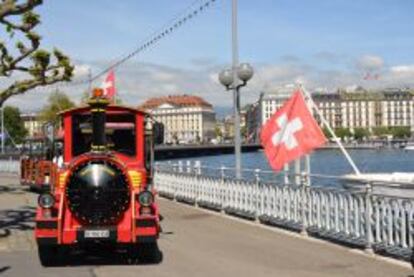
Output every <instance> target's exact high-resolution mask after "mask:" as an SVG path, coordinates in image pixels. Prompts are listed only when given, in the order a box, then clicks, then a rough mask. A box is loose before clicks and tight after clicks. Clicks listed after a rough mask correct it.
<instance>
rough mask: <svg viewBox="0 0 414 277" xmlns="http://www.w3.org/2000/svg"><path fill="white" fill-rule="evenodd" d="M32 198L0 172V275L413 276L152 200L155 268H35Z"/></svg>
mask: <svg viewBox="0 0 414 277" xmlns="http://www.w3.org/2000/svg"><path fill="white" fill-rule="evenodd" d="M36 197H37V196H36V195H35V194H32V193H30V192H26V191H23V190H21V188H20V186H18V185H16V179H15V178H5V177H2V178H1V177H0V276H1V277H2V276H30V277H34V276H57V275H59V276H60V277H63V276H71V277H73V276H111V277H113V276H117V277H118V276H119V277H120V276H168V277H170V276H180V277H185V276H191V277H194V276H197V277H198V276H209V277H210V276H238V277H243V276H246V277H252V276H254V277H259V276H272V277H274V276H280V277H282V276H329V277H331V276H376V277H379V276H387V277H388V276H411V275H412V276H414V271H413V270H411V268H410V267H409V266H408V265H407V264H404V263H400V262H396V263H394V262H386V261H384V260H383V258H374V257H368V256H367V255H364V254H361V253H360V252H359V251H356V250H351V249H348V248H345V247H341V246H337V245H333V244H329V243H327V242H322V241H317V240H313V239H303V238H301V237H300V236H299V235H297V236H296V235H292V234H287V233H285V232H283V231H274V230H270V229H267V228H263V227H259V226H256V225H254V224H249V223H245V222H243V221H239V220H234V219H229V218H226V217H225V216H221V215H219V214H215V213H212V212H205V211H203V210H199V209H196V208H192V207H188V206H185V205H182V204H178V203H174V202H170V201H168V200H160V204H161V210H162V213H163V215H164V217H165V220H164V221H163V229H164V233H163V234H162V236H161V239H160V248H161V250H162V251H163V256H164V259H163V262H162V263H161V264H159V265H119V264H115V263H116V262H114V260H116V259H114V258H115V257H105V258H102V257H101V258H91V257H82V256H77V257H74V258H73V259H74V260H76V261H75V262H73V263H71V265H68V266H65V267H58V268H42V267H41V266H40V265H39V262H38V260H37V254H36V245H35V244H34V243H33V234H32V226H33V222H32V221H33V217H32V216H33V211H34V210H33V209H34V207H35V203H36Z"/></svg>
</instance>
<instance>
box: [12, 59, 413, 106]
mask: <svg viewBox="0 0 414 277" xmlns="http://www.w3.org/2000/svg"><path fill="white" fill-rule="evenodd" d="M200 60H202V59H200ZM206 60H207V59H206ZM354 61H357V62H358V63H357V64H358V65H359V67H358V68H357V67H355V66H343V67H331V68H328V69H327V68H326V64H318V63H313V64H307V63H305V61H304V60H303V59H297V60H296V61H293V60H291V61H289V62H284V63H281V64H267V63H257V64H252V66H253V67H254V69H255V74H254V76H253V79H252V80H251V81H249V83H248V84H247V86H246V87H244V88H242V89H241V100H242V104H245V103H252V102H254V101H257V99H258V97H259V94H260V92H262V91H263V90H265V91H266V90H271V89H272V88H274V87H281V86H284V85H286V84H294V83H298V82H300V83H302V84H303V85H305V86H306V87H307V88H308V89H309V90H313V89H316V88H318V90H327V91H330V90H334V89H336V88H338V87H348V86H353V85H358V86H362V87H366V88H385V87H406V86H414V64H403V65H398V64H396V65H391V66H389V67H387V66H385V63H384V60H383V59H382V58H381V57H379V56H375V55H365V56H362V57H359V58H355V59H354ZM109 64H110V63H109V62H108V61H93V62H90V61H89V62H86V61H76V68H75V75H76V78H77V79H84V78H85V77H87V74H88V73H89V70H90V69H91V70H92V72H93V73H97V72H100V71H101V70H102V69H104V68H106V67H107V66H108V65H109ZM224 67H225V65H223V64H218V63H213V62H208V63H205V65H204V66H202V65H201V63H200V65H199V66H194V67H190V68H181V67H175V66H167V65H160V64H154V63H143V62H137V61H130V62H127V63H125V64H123V65H122V66H121V67H119V68H117V69H116V71H115V74H116V85H117V89H118V92H119V97H120V98H121V99H122V100H123V102H124V103H126V104H128V105H131V106H137V105H139V104H141V103H143V102H144V101H145V100H146V99H148V98H150V97H156V96H165V95H169V94H194V95H198V96H201V97H203V98H205V99H206V100H207V101H209V102H210V103H212V104H213V105H214V106H217V107H231V106H232V104H233V98H232V93H231V92H228V91H226V90H225V88H224V87H223V86H222V85H220V84H219V82H218V81H217V75H218V72H220V70H222V69H223V68H224ZM360 68H371V69H374V68H376V69H378V71H377V72H378V74H379V76H378V78H377V79H375V80H364V79H363V77H364V75H363V73H361V70H360ZM103 78H104V76H103V77H102V78H100V79H98V80H96V81H95V82H94V84H93V86H99V85H101V83H102V81H103ZM88 87H89V84H87V83H84V84H80V85H76V86H64V85H61V86H56V87H49V88H38V89H36V90H33V91H32V92H29V93H27V94H26V95H23V96H17V97H14V98H12V99H10V100H8V101H7V104H12V105H17V106H19V107H20V108H21V109H22V110H30V111H32V110H39V109H40V108H41V107H42V106H43V105H44V104H45V103H46V100H47V97H48V95H49V94H50V93H51V92H53V91H55V90H56V89H59V90H62V91H64V92H65V93H67V94H68V95H69V97H70V98H71V99H72V100H73V101H75V102H79V101H80V99H81V97H82V95H83V94H84V92H85V91H87V89H88Z"/></svg>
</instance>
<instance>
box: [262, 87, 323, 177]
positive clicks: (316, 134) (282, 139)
mask: <svg viewBox="0 0 414 277" xmlns="http://www.w3.org/2000/svg"><path fill="white" fill-rule="evenodd" d="M260 140H261V143H262V146H263V148H264V152H265V154H266V157H267V159H268V161H269V164H270V166H271V167H272V168H273V169H274V170H276V171H279V170H281V169H282V168H283V165H284V164H286V163H289V162H291V161H293V160H295V159H297V158H299V157H301V156H303V155H305V154H307V153H309V152H311V151H312V150H313V149H315V148H317V147H319V146H321V145H323V144H324V143H325V142H326V138H325V136H324V134H323V132H322V130H321V129H320V128H319V126H318V123H317V122H316V121H315V119H314V118H313V116H312V114H311V113H310V111H309V109H308V107H307V105H306V103H305V100H304V99H303V95H302V92H301V91H300V90H297V91H295V92H294V93H293V95H292V97H291V98H290V99H289V100H288V101H286V103H284V104H283V106H282V107H281V108H280V109H279V110H277V111H276V113H275V114H274V115H273V116H272V117H271V118H269V120H268V121H267V122H266V123H265V124H264V125H263V128H262V131H261V134H260Z"/></svg>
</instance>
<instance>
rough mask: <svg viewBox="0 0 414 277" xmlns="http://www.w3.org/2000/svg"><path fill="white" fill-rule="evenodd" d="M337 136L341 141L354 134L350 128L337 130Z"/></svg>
mask: <svg viewBox="0 0 414 277" xmlns="http://www.w3.org/2000/svg"><path fill="white" fill-rule="evenodd" d="M335 134H336V136H337V137H340V138H341V139H344V138H346V137H350V136H352V133H351V131H350V130H349V129H348V128H336V129H335Z"/></svg>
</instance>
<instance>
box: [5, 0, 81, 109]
mask: <svg viewBox="0 0 414 277" xmlns="http://www.w3.org/2000/svg"><path fill="white" fill-rule="evenodd" d="M42 2H43V1H42V0H22V1H19V0H2V1H1V3H0V24H2V25H3V26H4V27H5V32H4V33H6V34H7V36H8V38H6V39H5V40H6V41H7V43H6V42H4V40H3V41H0V77H8V78H9V77H12V76H13V75H14V77H17V76H19V80H16V81H13V82H12V83H11V84H10V85H9V86H8V87H6V88H4V89H2V90H0V106H2V105H3V103H4V101H6V100H7V99H8V98H9V97H11V96H14V95H18V94H23V93H25V92H26V91H28V90H31V89H34V88H36V87H39V86H47V85H51V84H54V83H57V82H61V81H70V79H71V77H72V74H73V69H74V67H73V66H72V65H71V63H70V60H69V58H68V57H67V56H66V55H64V54H63V53H62V52H61V51H59V50H58V49H54V50H53V55H52V54H51V53H49V52H48V51H46V50H44V49H40V40H41V37H40V36H39V35H38V34H37V33H36V32H35V31H34V29H35V27H36V26H38V25H39V24H40V17H39V15H38V14H36V13H34V12H33V9H34V8H35V7H37V6H39V5H41V4H42ZM23 38H24V39H23ZM12 43H15V45H14V46H13V45H12ZM16 75H17V76H16ZM20 77H21V78H20Z"/></svg>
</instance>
